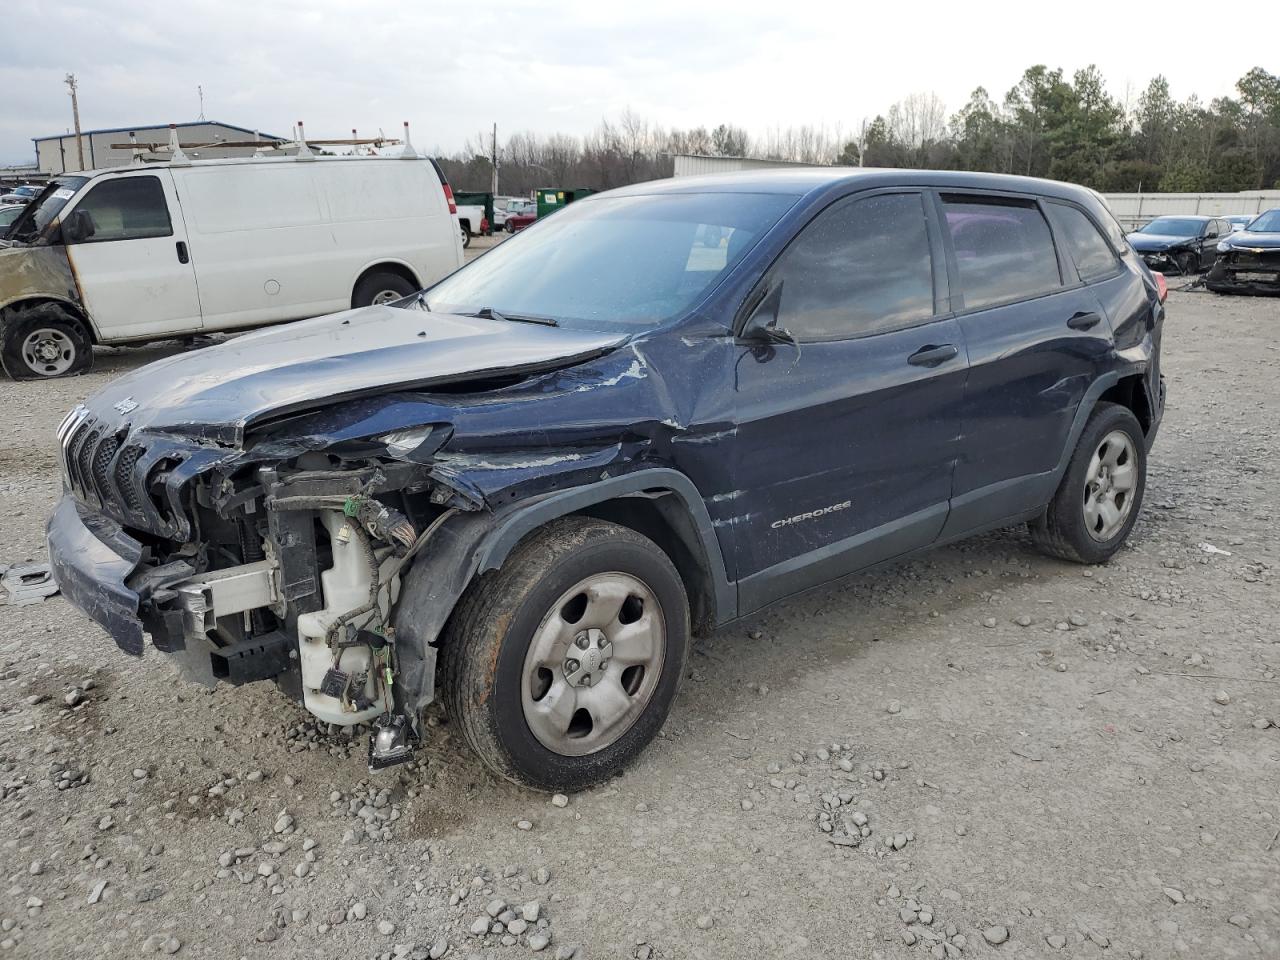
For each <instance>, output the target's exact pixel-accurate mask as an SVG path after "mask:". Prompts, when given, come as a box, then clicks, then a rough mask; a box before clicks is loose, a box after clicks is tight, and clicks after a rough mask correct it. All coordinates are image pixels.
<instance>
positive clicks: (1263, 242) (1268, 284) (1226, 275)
mask: <svg viewBox="0 0 1280 960" xmlns="http://www.w3.org/2000/svg"><path fill="white" fill-rule="evenodd" d="M1217 251H1218V259H1217V260H1216V261H1214V264H1213V267H1212V268H1210V270H1209V274H1208V276H1206V277H1205V286H1206V287H1208V288H1209V289H1210V290H1212V291H1214V292H1215V293H1280V207H1277V208H1276V209H1274V210H1268V211H1267V212H1266V213H1260V214H1258V216H1257V217H1255V218H1254V219H1253V220H1252V221H1250V223H1249V225H1248V226H1247V227H1245V228H1244V229H1243V230H1240V231H1237V232H1236V233H1233V234H1231V235H1230V236H1227V237H1224V238H1223V239H1222V241H1221V242H1220V243H1219V244H1218V247H1217Z"/></svg>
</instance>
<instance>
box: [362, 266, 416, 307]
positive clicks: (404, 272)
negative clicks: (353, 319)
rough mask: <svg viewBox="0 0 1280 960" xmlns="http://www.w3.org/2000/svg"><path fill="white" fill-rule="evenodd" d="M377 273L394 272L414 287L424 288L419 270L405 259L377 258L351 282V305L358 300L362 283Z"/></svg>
mask: <svg viewBox="0 0 1280 960" xmlns="http://www.w3.org/2000/svg"><path fill="white" fill-rule="evenodd" d="M375 273H394V274H395V275H396V276H398V277H403V278H404V279H405V280H407V281H408V282H409V283H411V284H413V287H414V289H416V290H421V289H422V281H421V280H419V279H418V274H417V271H415V270H414V269H413V267H411V266H409V264H408V263H406V262H405V261H403V260H396V259H386V260H377V261H374V262H373V263H371V264H369V265H368V266H366V267H365V268H364V269H363V270H361V271H360V272H359V273H358V274H357V275H356V278H355V280H353V281H352V282H351V305H352V307H353V308H354V307H355V302H356V291H357V290H358V289H359V288H360V284H362V283H364V281H365V280H367V279H368V278H369V277H371V276H373V275H374V274H375Z"/></svg>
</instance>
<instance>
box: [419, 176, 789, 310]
mask: <svg viewBox="0 0 1280 960" xmlns="http://www.w3.org/2000/svg"><path fill="white" fill-rule="evenodd" d="M795 200H796V198H795V197H792V196H780V195H776V194H746V193H702V194H696V193H669V194H650V195H644V196H627V197H599V198H592V199H589V200H579V201H578V202H577V203H574V204H572V205H570V206H568V207H566V208H564V209H563V210H559V211H557V212H556V213H554V214H552V215H550V216H548V217H547V218H546V219H544V220H539V221H538V222H537V223H535V224H534V225H533V226H532V227H530V228H529V229H528V230H526V231H524V232H523V233H520V234H517V235H516V236H514V237H512V238H511V239H510V240H507V241H505V242H503V243H501V244H499V245H498V246H497V247H495V248H494V249H493V250H491V251H490V252H489V253H487V254H485V255H484V256H483V257H480V258H479V259H477V260H475V261H473V262H472V263H471V264H469V265H468V266H466V267H463V268H462V269H461V270H459V271H458V272H457V273H455V274H453V275H452V276H450V277H448V278H446V279H445V280H443V281H441V282H440V283H438V284H437V285H436V286H434V287H432V288H431V289H430V290H429V291H428V292H427V293H426V295H425V297H424V302H425V303H426V305H427V306H428V307H429V308H430V309H432V310H434V311H438V312H442V313H463V314H475V313H481V312H484V311H486V310H487V311H492V312H493V313H496V314H499V315H505V316H509V317H511V318H523V319H541V320H554V321H556V322H557V323H558V324H560V325H562V326H566V327H577V328H580V329H581V328H585V329H593V330H602V329H603V330H616V329H617V328H619V327H624V328H630V329H632V330H636V331H640V330H647V329H651V328H652V327H655V326H657V325H658V324H660V323H663V322H664V321H667V320H671V319H674V318H675V317H677V316H679V315H681V314H682V313H685V312H687V311H688V310H689V309H690V308H691V307H693V306H694V305H695V304H696V303H697V302H698V301H699V300H700V299H701V298H702V296H703V295H704V294H706V293H708V292H710V290H711V288H712V287H713V286H714V285H715V284H716V283H717V282H718V281H719V280H720V279H721V278H722V277H723V276H724V275H725V274H726V273H728V271H729V270H730V269H731V268H732V267H733V266H734V265H735V264H736V263H737V262H738V260H739V259H740V258H741V257H742V255H743V254H744V253H746V252H747V250H748V249H750V247H751V246H752V244H754V242H755V241H756V240H757V239H759V237H760V235H761V234H762V233H763V232H764V231H765V230H767V229H768V228H769V227H771V226H773V224H775V223H777V221H778V219H779V218H780V217H781V216H782V214H783V213H785V212H786V210H787V209H788V208H789V207H791V205H792V204H794V203H795Z"/></svg>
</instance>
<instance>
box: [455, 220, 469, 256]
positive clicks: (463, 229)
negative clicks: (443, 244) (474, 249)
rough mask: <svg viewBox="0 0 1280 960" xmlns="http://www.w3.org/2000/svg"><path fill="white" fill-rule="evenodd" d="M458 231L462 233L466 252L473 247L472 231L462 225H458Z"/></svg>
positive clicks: (463, 246)
mask: <svg viewBox="0 0 1280 960" xmlns="http://www.w3.org/2000/svg"><path fill="white" fill-rule="evenodd" d="M458 229H459V230H460V231H461V232H462V249H463V250H465V249H467V247H469V246H471V231H470V230H468V229H467V228H466V227H464V226H463V225H462V224H458Z"/></svg>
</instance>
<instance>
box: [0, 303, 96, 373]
mask: <svg viewBox="0 0 1280 960" xmlns="http://www.w3.org/2000/svg"><path fill="white" fill-rule="evenodd" d="M0 366H3V367H4V372H5V373H7V374H8V375H9V376H10V377H12V378H13V379H14V380H44V379H52V378H53V377H72V376H75V375H76V374H79V373H84V372H85V371H86V370H88V369H89V368H90V367H91V366H93V343H92V341H91V340H90V338H89V334H88V331H86V330H85V327H84V324H83V323H81V322H80V319H79V318H78V317H76V316H74V315H72V314H71V313H70V312H69V311H68V310H66V309H65V308H63V307H61V306H59V305H58V304H56V303H41V304H36V305H35V306H30V307H15V308H12V309H10V310H8V311H6V312H5V313H4V314H3V315H0Z"/></svg>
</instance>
